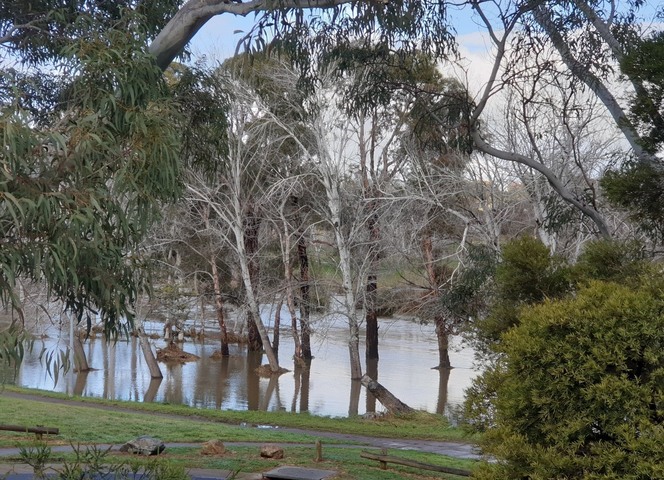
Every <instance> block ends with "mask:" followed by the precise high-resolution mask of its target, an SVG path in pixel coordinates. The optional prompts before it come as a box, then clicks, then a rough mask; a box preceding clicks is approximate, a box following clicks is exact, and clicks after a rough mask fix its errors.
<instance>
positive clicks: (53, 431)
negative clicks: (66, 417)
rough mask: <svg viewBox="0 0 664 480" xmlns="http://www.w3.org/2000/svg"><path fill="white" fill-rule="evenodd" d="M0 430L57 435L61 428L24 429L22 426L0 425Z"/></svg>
mask: <svg viewBox="0 0 664 480" xmlns="http://www.w3.org/2000/svg"><path fill="white" fill-rule="evenodd" d="M0 430H4V431H7V432H25V433H35V434H37V435H57V434H59V433H60V429H59V428H51V427H24V426H22V425H2V424H0Z"/></svg>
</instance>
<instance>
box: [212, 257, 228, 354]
mask: <svg viewBox="0 0 664 480" xmlns="http://www.w3.org/2000/svg"><path fill="white" fill-rule="evenodd" d="M210 265H211V267H212V283H213V286H214V306H215V310H216V311H217V323H218V324H219V331H220V332H221V356H222V357H228V356H229V355H230V353H229V351H228V329H227V328H226V318H225V317H224V299H223V297H222V295H221V284H220V282H219V271H218V269H217V261H216V259H215V258H212V259H211V260H210Z"/></svg>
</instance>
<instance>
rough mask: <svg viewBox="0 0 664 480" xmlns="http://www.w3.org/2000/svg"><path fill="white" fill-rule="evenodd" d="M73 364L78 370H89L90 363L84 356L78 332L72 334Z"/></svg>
mask: <svg viewBox="0 0 664 480" xmlns="http://www.w3.org/2000/svg"><path fill="white" fill-rule="evenodd" d="M74 365H75V366H76V371H78V372H89V371H90V365H88V359H87V358H86V357H85V350H84V349H83V342H81V337H79V336H78V334H76V335H74Z"/></svg>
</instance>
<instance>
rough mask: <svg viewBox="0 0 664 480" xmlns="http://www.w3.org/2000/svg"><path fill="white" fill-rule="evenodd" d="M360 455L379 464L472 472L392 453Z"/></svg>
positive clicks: (466, 473)
mask: <svg viewBox="0 0 664 480" xmlns="http://www.w3.org/2000/svg"><path fill="white" fill-rule="evenodd" d="M360 457H362V458H367V459H369V460H377V461H379V462H380V463H381V466H382V465H384V464H385V463H395V464H397V465H403V466H405V467H413V468H420V469H422V470H431V471H433V472H442V473H449V474H452V475H458V476H460V477H470V476H471V475H472V472H471V471H470V470H462V469H460V468H453V467H443V466H441V465H432V464H430V463H424V462H418V461H416V460H408V459H406V458H401V457H395V456H394V455H378V454H375V453H370V452H361V453H360Z"/></svg>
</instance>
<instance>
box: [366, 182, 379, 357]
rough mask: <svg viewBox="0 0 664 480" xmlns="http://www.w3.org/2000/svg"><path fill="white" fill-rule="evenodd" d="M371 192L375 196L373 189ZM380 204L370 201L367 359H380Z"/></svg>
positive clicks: (368, 223)
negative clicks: (378, 310) (378, 271)
mask: <svg viewBox="0 0 664 480" xmlns="http://www.w3.org/2000/svg"><path fill="white" fill-rule="evenodd" d="M371 193H372V195H373V196H375V195H374V194H375V192H374V190H373V189H372V190H371ZM377 209H378V204H377V203H376V200H373V199H372V200H371V201H370V202H369V220H368V222H367V227H368V229H369V253H368V255H369V273H368V274H367V286H366V297H365V299H364V309H365V321H366V352H365V356H366V359H367V360H378V312H377V308H378V306H377V303H378V298H377V297H378V276H377V275H376V271H377V270H378V260H379V252H378V250H379V247H378V242H379V241H380V227H379V225H378V212H377Z"/></svg>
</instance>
